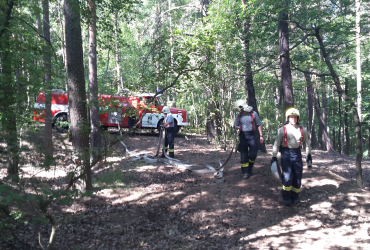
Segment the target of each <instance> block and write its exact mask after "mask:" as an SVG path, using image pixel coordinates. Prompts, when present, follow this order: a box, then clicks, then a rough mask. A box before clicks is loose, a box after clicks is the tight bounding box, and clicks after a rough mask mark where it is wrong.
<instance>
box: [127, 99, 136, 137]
mask: <svg viewBox="0 0 370 250" xmlns="http://www.w3.org/2000/svg"><path fill="white" fill-rule="evenodd" d="M136 113H137V110H136V108H135V107H132V106H130V108H129V109H128V129H129V130H130V129H132V128H133V127H134V126H135V124H136ZM129 136H130V137H134V136H135V131H131V132H130V135H129Z"/></svg>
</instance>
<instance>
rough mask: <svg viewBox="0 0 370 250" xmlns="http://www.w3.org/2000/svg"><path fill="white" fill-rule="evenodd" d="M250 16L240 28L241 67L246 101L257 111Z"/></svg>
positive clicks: (260, 146) (243, 1)
mask: <svg viewBox="0 0 370 250" xmlns="http://www.w3.org/2000/svg"><path fill="white" fill-rule="evenodd" d="M242 5H243V10H244V11H245V9H246V1H245V0H242ZM250 19H251V17H250V16H249V15H248V16H247V17H244V18H243V21H242V24H241V26H242V27H241V28H242V30H243V32H242V49H243V52H244V53H243V67H244V88H245V92H246V94H247V102H248V105H249V106H252V107H253V110H254V111H256V112H257V113H259V112H258V108H257V101H256V93H255V90H254V84H253V73H252V57H251V53H250V49H249V46H250V38H249V35H250V28H251V22H250ZM255 133H256V137H257V138H260V134H259V131H258V129H256V131H255ZM257 143H258V145H259V149H260V150H261V151H262V152H266V146H265V143H263V144H261V143H260V141H259V140H257Z"/></svg>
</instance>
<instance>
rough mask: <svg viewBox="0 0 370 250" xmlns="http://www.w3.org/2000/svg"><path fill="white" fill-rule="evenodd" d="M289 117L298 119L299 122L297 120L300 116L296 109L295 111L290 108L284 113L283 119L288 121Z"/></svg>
mask: <svg viewBox="0 0 370 250" xmlns="http://www.w3.org/2000/svg"><path fill="white" fill-rule="evenodd" d="M291 115H295V116H297V117H298V121H299V118H300V114H299V110H298V109H295V108H290V109H288V110H287V111H286V112H285V119H286V120H288V118H289V116H291Z"/></svg>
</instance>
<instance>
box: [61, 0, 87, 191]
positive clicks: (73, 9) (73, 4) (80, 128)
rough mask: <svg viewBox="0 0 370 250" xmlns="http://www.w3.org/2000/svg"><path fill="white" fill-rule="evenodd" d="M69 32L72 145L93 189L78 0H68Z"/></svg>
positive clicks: (67, 39)
mask: <svg viewBox="0 0 370 250" xmlns="http://www.w3.org/2000/svg"><path fill="white" fill-rule="evenodd" d="M64 16H65V34H66V52H67V72H68V104H69V108H70V118H71V128H70V131H71V136H72V138H71V139H72V146H73V148H74V150H75V153H76V154H77V157H78V159H79V161H82V166H83V174H84V181H85V183H84V185H85V187H84V188H85V189H86V190H87V191H88V190H92V180H91V166H90V154H89V132H88V129H87V127H88V120H87V109H86V90H85V77H84V66H83V50H82V38H81V23H80V6H79V1H78V0H65V2H64Z"/></svg>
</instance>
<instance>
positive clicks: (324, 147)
mask: <svg viewBox="0 0 370 250" xmlns="http://www.w3.org/2000/svg"><path fill="white" fill-rule="evenodd" d="M325 88H326V85H325V76H323V77H321V103H322V119H323V122H324V123H323V126H322V130H325V131H326V132H327V133H328V134H329V132H330V130H329V129H328V125H327V124H328V116H327V112H326V111H327V110H326V104H327V99H326V89H325ZM326 138H329V137H323V138H322V144H321V147H322V148H321V150H324V151H326V150H328V145H327V144H328V141H327V140H326Z"/></svg>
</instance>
